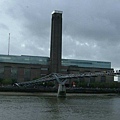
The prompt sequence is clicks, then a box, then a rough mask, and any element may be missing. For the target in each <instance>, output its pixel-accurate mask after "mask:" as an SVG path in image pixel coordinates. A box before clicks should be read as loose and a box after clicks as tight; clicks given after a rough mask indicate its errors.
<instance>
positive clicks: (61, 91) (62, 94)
mask: <svg viewBox="0 0 120 120" xmlns="http://www.w3.org/2000/svg"><path fill="white" fill-rule="evenodd" d="M57 97H66V88H65V85H64V84H59V87H58V94H57Z"/></svg>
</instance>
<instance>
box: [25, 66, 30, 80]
mask: <svg viewBox="0 0 120 120" xmlns="http://www.w3.org/2000/svg"><path fill="white" fill-rule="evenodd" d="M24 80H25V81H29V80H30V69H29V68H25V69H24Z"/></svg>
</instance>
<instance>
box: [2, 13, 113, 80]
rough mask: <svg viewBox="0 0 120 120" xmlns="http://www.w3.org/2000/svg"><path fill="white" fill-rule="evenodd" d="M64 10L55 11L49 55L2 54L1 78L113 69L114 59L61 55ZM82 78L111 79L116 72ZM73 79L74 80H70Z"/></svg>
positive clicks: (27, 78)
mask: <svg viewBox="0 0 120 120" xmlns="http://www.w3.org/2000/svg"><path fill="white" fill-rule="evenodd" d="M61 56H62V12H61V11H54V12H53V13H52V23H51V46H50V58H49V57H43V56H24V55H21V56H14V55H0V79H13V80H15V81H16V82H23V81H29V80H33V79H36V78H40V77H42V76H45V75H47V74H50V73H53V72H55V73H63V74H69V73H74V74H76V73H89V72H102V71H112V70H113V69H112V68H111V62H104V61H89V60H75V59H62V58H61ZM79 80H80V81H81V82H84V81H86V82H111V81H114V76H99V77H86V78H79ZM69 82H71V81H69Z"/></svg>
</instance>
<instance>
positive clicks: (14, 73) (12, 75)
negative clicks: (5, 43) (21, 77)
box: [11, 67, 18, 80]
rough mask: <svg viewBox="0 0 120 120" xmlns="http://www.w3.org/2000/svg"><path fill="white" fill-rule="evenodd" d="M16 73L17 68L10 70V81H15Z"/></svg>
mask: <svg viewBox="0 0 120 120" xmlns="http://www.w3.org/2000/svg"><path fill="white" fill-rule="evenodd" d="M17 73H18V70H17V68H16V67H13V68H12V69H11V77H12V79H14V80H17Z"/></svg>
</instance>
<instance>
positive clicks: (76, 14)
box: [0, 0, 120, 69]
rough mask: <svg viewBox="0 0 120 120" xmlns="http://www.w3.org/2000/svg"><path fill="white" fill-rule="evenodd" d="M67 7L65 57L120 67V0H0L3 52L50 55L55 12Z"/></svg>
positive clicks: (64, 27)
mask: <svg viewBox="0 0 120 120" xmlns="http://www.w3.org/2000/svg"><path fill="white" fill-rule="evenodd" d="M53 10H60V11H63V37H62V40H63V49H62V51H63V52H62V57H63V58H68V59H81V60H93V61H109V62H111V63H112V67H113V68H116V69H120V0H0V45H1V46H0V54H8V39H9V33H10V55H31V56H48V57H49V56H50V36H51V31H50V30H51V12H52V11H53Z"/></svg>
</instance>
